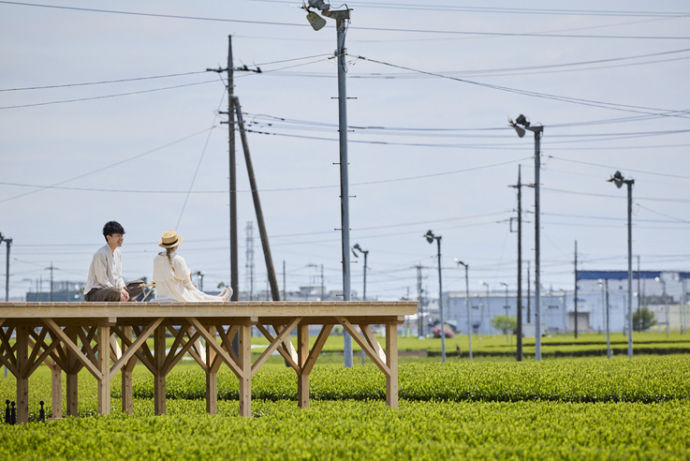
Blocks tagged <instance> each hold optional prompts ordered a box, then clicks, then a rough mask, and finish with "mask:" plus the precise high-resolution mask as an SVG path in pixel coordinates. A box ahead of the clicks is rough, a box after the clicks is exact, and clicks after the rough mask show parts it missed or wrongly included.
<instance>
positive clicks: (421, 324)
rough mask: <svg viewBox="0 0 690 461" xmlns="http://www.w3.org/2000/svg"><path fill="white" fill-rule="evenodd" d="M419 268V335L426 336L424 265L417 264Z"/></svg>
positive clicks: (416, 267)
mask: <svg viewBox="0 0 690 461" xmlns="http://www.w3.org/2000/svg"><path fill="white" fill-rule="evenodd" d="M415 269H417V304H418V306H419V309H418V311H417V315H418V318H417V323H418V331H417V333H418V336H419V337H420V338H423V337H424V300H423V299H422V265H421V264H420V265H417V266H415Z"/></svg>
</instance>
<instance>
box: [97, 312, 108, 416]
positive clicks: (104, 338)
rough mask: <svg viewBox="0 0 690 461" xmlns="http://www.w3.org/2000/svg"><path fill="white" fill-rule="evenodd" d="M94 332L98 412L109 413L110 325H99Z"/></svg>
mask: <svg viewBox="0 0 690 461" xmlns="http://www.w3.org/2000/svg"><path fill="white" fill-rule="evenodd" d="M97 328H98V330H97V332H96V343H97V345H96V347H97V348H98V356H97V360H98V363H97V365H98V369H99V370H100V372H101V378H100V379H99V380H98V413H99V414H101V415H109V414H110V347H111V346H110V327H108V326H99V327H97Z"/></svg>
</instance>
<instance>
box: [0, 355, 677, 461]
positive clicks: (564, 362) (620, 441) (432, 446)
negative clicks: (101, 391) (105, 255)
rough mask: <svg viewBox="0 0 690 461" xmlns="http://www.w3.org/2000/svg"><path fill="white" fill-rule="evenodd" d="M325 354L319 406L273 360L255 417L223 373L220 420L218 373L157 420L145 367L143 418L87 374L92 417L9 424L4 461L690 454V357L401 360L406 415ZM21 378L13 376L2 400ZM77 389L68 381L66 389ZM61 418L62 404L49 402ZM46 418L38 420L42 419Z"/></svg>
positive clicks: (315, 382)
mask: <svg viewBox="0 0 690 461" xmlns="http://www.w3.org/2000/svg"><path fill="white" fill-rule="evenodd" d="M356 363H357V366H355V367H354V368H352V369H344V368H343V367H342V356H340V355H338V354H333V355H332V356H330V357H329V356H325V360H324V361H323V362H322V361H320V362H319V364H317V366H316V367H315V368H314V371H313V373H312V377H311V398H312V401H311V408H309V409H306V410H301V409H299V408H298V407H297V403H296V400H295V399H296V379H295V375H294V372H293V371H292V370H291V369H289V368H286V367H285V365H284V364H283V363H282V361H281V360H280V359H278V358H273V359H271V361H270V363H268V364H267V365H266V366H265V367H264V368H262V369H261V370H260V372H259V373H258V374H257V375H256V377H255V379H254V382H253V384H254V385H253V389H252V395H253V398H254V400H253V402H252V413H253V418H252V419H243V418H240V417H238V416H237V412H238V402H237V381H236V379H235V378H234V375H232V374H231V373H230V372H229V370H227V368H224V367H223V368H221V372H220V373H219V376H218V388H219V404H218V415H215V416H209V415H207V414H206V413H205V403H204V400H203V398H204V389H205V385H204V374H203V372H202V371H201V370H200V369H199V368H198V367H197V366H196V365H195V364H193V363H190V362H183V363H182V364H181V365H180V366H178V367H176V368H175V369H173V371H172V372H171V374H170V375H169V376H168V386H167V392H168V403H167V409H168V411H167V414H166V415H164V416H154V415H153V403H152V399H151V396H152V384H153V383H152V378H151V376H150V374H148V372H147V371H146V369H145V368H144V367H142V366H137V367H136V368H135V372H134V392H135V402H134V416H131V417H130V416H127V415H123V414H121V413H120V412H119V407H120V402H119V379H118V377H116V378H115V379H114V380H113V382H112V407H113V412H112V414H111V415H109V416H97V415H95V410H96V406H97V404H96V400H95V396H96V392H95V391H96V384H95V380H94V379H93V378H91V376H89V374H88V373H82V374H81V375H80V399H79V404H80V411H81V413H82V417H79V418H64V419H63V420H60V421H48V422H46V423H41V422H31V423H29V424H28V425H26V426H21V425H18V426H9V425H5V424H0V459H136V458H153V459H162V458H171V459H180V458H185V459H199V458H204V459H216V458H221V457H223V458H225V457H232V458H243V459H262V460H264V459H281V460H284V459H342V458H350V459H355V458H356V459H361V458H366V459H439V458H451V459H459V458H469V459H497V458H498V459H688V453H689V449H690V430H689V429H688V425H687V421H688V420H690V419H689V418H690V379H688V378H689V377H690V356H689V355H684V354H676V355H666V356H640V357H635V358H633V360H628V359H627V358H624V357H614V358H613V359H611V360H607V359H605V358H572V359H558V360H550V359H547V360H542V361H541V362H539V363H536V362H534V361H524V362H521V363H516V362H514V361H510V360H488V359H485V360H476V361H474V362H469V361H467V360H458V359H453V360H450V359H449V360H448V361H447V362H446V363H445V364H441V363H440V362H439V360H438V358H435V357H432V358H414V359H413V360H408V359H405V358H402V359H401V363H400V370H399V371H400V380H399V382H400V408H399V409H397V410H390V409H389V408H388V407H386V405H385V399H384V379H383V375H382V374H381V373H380V372H379V371H378V369H377V368H376V367H375V366H374V365H372V364H370V363H367V364H366V365H364V366H362V365H359V364H358V362H356ZM14 389H15V381H14V379H13V378H12V376H11V375H10V377H8V378H2V377H0V398H2V399H3V400H4V399H5V398H14ZM30 389H31V393H30V408H31V410H32V411H33V412H34V413H37V411H38V401H39V400H41V399H42V400H45V401H46V402H50V394H49V392H50V375H49V373H48V370H47V369H46V368H45V367H40V368H39V369H38V370H37V372H36V374H35V375H34V376H32V378H31V380H30ZM63 389H64V385H63ZM47 410H48V413H49V414H50V408H49V407H47ZM33 419H35V417H34V418H33Z"/></svg>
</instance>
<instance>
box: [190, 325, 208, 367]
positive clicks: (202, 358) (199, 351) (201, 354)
mask: <svg viewBox="0 0 690 461" xmlns="http://www.w3.org/2000/svg"><path fill="white" fill-rule="evenodd" d="M192 330H193V328H192V327H190V328H187V337H191V336H192V334H193V333H191V332H192ZM198 337H199V336H197V338H198ZM192 349H193V350H194V352H195V353H196V356H195V355H194V354H190V355H191V356H192V357H194V360H196V361H197V363H198V364H199V365H201V368H203V369H204V370H205V369H206V348H205V347H204V345H203V344H202V342H201V339H197V340H196V341H194V344H193V345H192Z"/></svg>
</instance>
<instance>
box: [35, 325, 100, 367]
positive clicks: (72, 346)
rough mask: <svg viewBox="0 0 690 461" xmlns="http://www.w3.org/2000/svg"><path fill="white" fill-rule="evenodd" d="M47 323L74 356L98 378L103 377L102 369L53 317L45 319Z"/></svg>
mask: <svg viewBox="0 0 690 461" xmlns="http://www.w3.org/2000/svg"><path fill="white" fill-rule="evenodd" d="M44 322H45V324H46V325H47V326H48V328H50V329H51V331H52V332H53V333H55V334H56V335H57V337H58V338H59V339H60V341H62V342H63V343H64V344H65V346H67V348H68V349H69V350H70V351H71V352H72V353H73V354H74V356H75V357H76V358H77V359H78V360H79V361H80V362H81V363H82V364H83V365H84V366H85V367H86V369H87V370H89V371H90V372H91V374H92V375H94V377H95V378H96V379H101V378H102V377H103V375H102V374H101V372H100V370H99V369H98V368H97V367H96V365H94V364H93V362H92V361H91V360H89V359H88V358H87V357H86V356H85V355H84V354H83V353H82V351H81V349H80V348H79V347H78V346H77V345H76V344H74V342H73V341H72V340H71V339H70V338H69V337H68V336H67V335H66V334H65V332H64V331H62V329H61V328H60V327H59V326H58V325H57V324H56V323H55V321H54V320H53V319H45V320H44Z"/></svg>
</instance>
